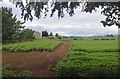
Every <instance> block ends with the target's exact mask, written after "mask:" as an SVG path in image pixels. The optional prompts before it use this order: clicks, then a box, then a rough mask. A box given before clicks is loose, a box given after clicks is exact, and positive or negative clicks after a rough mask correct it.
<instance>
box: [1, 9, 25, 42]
mask: <svg viewBox="0 0 120 79" xmlns="http://www.w3.org/2000/svg"><path fill="white" fill-rule="evenodd" d="M21 28H23V27H22V22H21V21H19V20H17V18H16V15H15V16H14V15H13V13H12V9H11V8H6V7H2V42H3V43H8V42H15V41H16V38H17V36H18V35H19V32H20V29H21Z"/></svg>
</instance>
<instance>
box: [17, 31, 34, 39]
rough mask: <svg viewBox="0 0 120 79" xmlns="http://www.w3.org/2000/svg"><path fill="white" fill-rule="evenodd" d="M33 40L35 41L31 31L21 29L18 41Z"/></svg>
mask: <svg viewBox="0 0 120 79" xmlns="http://www.w3.org/2000/svg"><path fill="white" fill-rule="evenodd" d="M33 39H35V37H34V31H32V29H23V30H22V31H21V32H20V36H19V40H20V41H24V40H25V41H26V40H33Z"/></svg>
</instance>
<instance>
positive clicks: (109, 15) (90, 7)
mask: <svg viewBox="0 0 120 79" xmlns="http://www.w3.org/2000/svg"><path fill="white" fill-rule="evenodd" d="M60 1H61V0H60ZM60 1H59V2H58V0H55V1H52V2H51V4H49V5H50V6H51V7H50V8H51V9H49V8H48V3H49V0H47V1H46V2H45V1H44V2H32V1H30V2H29V1H28V0H26V3H27V5H23V2H22V0H19V2H18V1H17V0H10V2H12V3H14V4H15V5H16V7H17V6H18V7H20V9H21V11H22V13H21V15H22V18H24V20H25V21H26V20H31V21H32V19H33V15H32V14H31V12H32V10H33V11H34V12H35V15H34V16H36V17H37V18H38V19H39V18H41V15H42V13H43V14H44V17H46V16H47V12H49V11H50V10H51V14H50V17H52V16H53V15H54V13H55V12H56V11H57V12H58V18H63V17H64V16H65V13H64V11H66V12H67V13H68V14H69V15H70V16H73V15H74V14H75V12H74V10H75V9H76V8H78V7H80V5H81V4H82V3H83V2H82V1H81V2H79V0H76V2H72V1H71V2H70V1H69V0H68V1H66V2H63V1H61V2H60ZM94 1H95V0H94ZM44 5H46V6H47V7H46V6H44ZM100 6H101V9H102V11H101V14H103V15H104V16H106V18H105V20H102V21H101V23H102V24H103V26H104V27H105V26H112V25H116V26H118V27H120V22H119V20H120V2H119V0H118V1H117V2H108V1H107V0H106V2H105V0H104V2H97V0H96V2H90V0H86V2H84V3H83V5H82V7H83V8H82V12H90V13H92V12H93V11H97V8H99V7H100Z"/></svg>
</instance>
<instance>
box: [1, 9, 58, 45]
mask: <svg viewBox="0 0 120 79" xmlns="http://www.w3.org/2000/svg"><path fill="white" fill-rule="evenodd" d="M1 10H2V11H1V12H2V43H3V44H5V43H15V42H22V41H30V40H34V39H35V36H34V32H35V31H33V30H32V29H28V28H27V29H26V28H25V26H23V24H24V23H23V22H21V21H20V20H17V18H16V15H14V14H13V13H12V8H7V7H2V9H1ZM49 36H54V35H53V33H52V32H50V34H49V33H48V32H47V31H42V37H49ZM55 37H60V35H59V34H58V33H56V34H55Z"/></svg>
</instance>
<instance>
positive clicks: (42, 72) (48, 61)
mask: <svg viewBox="0 0 120 79" xmlns="http://www.w3.org/2000/svg"><path fill="white" fill-rule="evenodd" d="M68 48H69V43H68V42H64V43H62V44H61V45H60V46H59V47H58V48H56V49H55V50H54V51H53V52H47V51H43V52H33V51H32V52H28V53H6V52H3V53H2V62H3V66H5V65H9V66H10V70H12V71H14V72H22V71H23V70H30V71H31V72H32V75H33V76H40V77H55V76H56V73H55V72H53V71H48V65H52V66H53V67H56V65H57V63H58V62H59V61H60V60H61V59H63V58H64V57H65V56H66V54H67V51H68Z"/></svg>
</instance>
